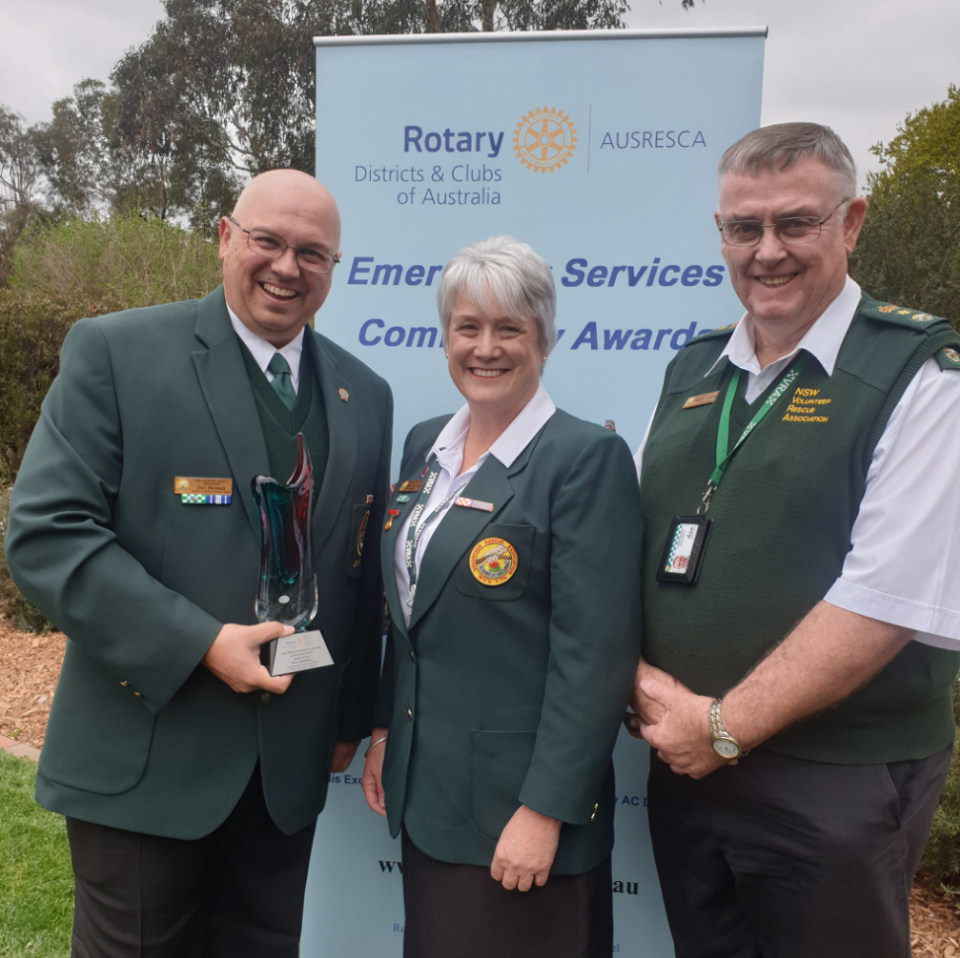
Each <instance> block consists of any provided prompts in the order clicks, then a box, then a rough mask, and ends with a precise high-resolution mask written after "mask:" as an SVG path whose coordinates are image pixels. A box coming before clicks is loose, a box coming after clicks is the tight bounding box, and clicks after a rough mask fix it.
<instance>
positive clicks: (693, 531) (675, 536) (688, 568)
mask: <svg viewBox="0 0 960 958" xmlns="http://www.w3.org/2000/svg"><path fill="white" fill-rule="evenodd" d="M712 525H713V520H712V519H708V518H707V517H706V516H674V517H673V521H672V522H671V523H670V532H669V533H668V534H667V541H666V544H665V545H664V547H663V558H661V560H660V568H659V569H658V570H657V579H658V580H659V581H660V582H678V583H680V584H682V585H693V584H694V583H695V582H696V581H697V579H698V578H699V576H700V566H701V564H702V563H703V552H704V549H705V548H706V545H707V538H708V536H709V535H710V527H711V526H712Z"/></svg>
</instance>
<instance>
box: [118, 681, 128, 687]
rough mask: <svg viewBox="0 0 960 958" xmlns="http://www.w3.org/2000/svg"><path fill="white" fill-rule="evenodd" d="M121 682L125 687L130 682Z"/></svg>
mask: <svg viewBox="0 0 960 958" xmlns="http://www.w3.org/2000/svg"><path fill="white" fill-rule="evenodd" d="M120 684H121V685H122V686H123V687H124V688H126V687H127V686H128V685H129V684H130V683H129V682H121V683H120Z"/></svg>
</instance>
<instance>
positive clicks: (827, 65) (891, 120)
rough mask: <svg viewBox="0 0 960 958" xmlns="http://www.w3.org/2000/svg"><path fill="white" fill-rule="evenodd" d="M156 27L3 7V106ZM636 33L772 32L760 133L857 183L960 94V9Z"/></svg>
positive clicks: (933, 6) (849, 13) (47, 96)
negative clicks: (809, 144)
mask: <svg viewBox="0 0 960 958" xmlns="http://www.w3.org/2000/svg"><path fill="white" fill-rule="evenodd" d="M162 15H163V8H162V6H161V4H160V2H159V0H123V2H122V3H120V2H117V0H0V103H4V104H6V105H7V106H9V107H12V108H13V109H15V110H17V111H19V112H20V113H22V114H23V115H24V116H25V117H26V118H27V119H28V120H29V121H31V122H36V121H38V120H46V119H49V117H50V104H51V103H52V101H53V100H55V99H57V98H58V97H62V96H69V95H70V91H71V88H72V87H73V84H74V83H76V82H77V81H78V80H81V79H82V78H84V77H95V78H98V79H101V80H106V79H107V77H108V75H109V73H110V69H111V67H112V66H113V64H114V63H115V62H116V61H117V60H118V59H119V58H120V56H121V55H122V54H123V52H124V51H125V50H127V49H129V48H130V47H133V46H137V45H138V44H140V43H142V42H143V41H144V40H145V39H146V38H147V37H148V36H149V34H150V30H151V27H152V26H153V24H154V23H155V22H156V21H157V20H158V19H160V18H161V16H162ZM628 21H629V25H630V26H631V27H635V28H673V27H695V28H710V27H738V26H767V27H769V30H770V32H769V36H768V39H767V46H766V62H765V69H764V84H763V122H764V123H776V122H780V121H783V120H797V119H806V120H817V121H820V122H824V123H828V124H829V125H830V126H832V127H834V129H836V131H837V132H838V133H839V134H840V136H841V137H842V138H843V139H844V140H845V141H846V143H847V144H848V146H849V147H850V149H851V151H852V152H853V155H854V159H855V160H856V161H857V168H858V171H860V173H861V182H862V181H863V178H864V173H865V172H866V170H867V169H871V168H876V163H875V162H874V160H873V157H872V155H871V154H870V153H869V152H868V149H869V147H870V146H871V145H872V144H873V143H876V142H877V140H884V141H887V140H889V139H890V138H891V137H892V136H894V135H895V133H896V125H897V122H898V121H899V120H901V119H902V118H903V117H904V116H905V115H906V114H907V113H908V112H910V111H913V110H917V109H919V108H920V107H922V106H927V105H929V104H930V103H933V102H935V101H937V100H942V99H943V98H944V97H946V95H947V87H948V85H949V84H950V83H955V84H960V0H706V2H700V0H698V2H697V6H696V8H695V9H694V10H689V11H685V10H683V9H682V8H681V6H680V0H663V2H662V3H659V2H658V0H634V3H633V9H632V11H631V12H630V14H629V15H628Z"/></svg>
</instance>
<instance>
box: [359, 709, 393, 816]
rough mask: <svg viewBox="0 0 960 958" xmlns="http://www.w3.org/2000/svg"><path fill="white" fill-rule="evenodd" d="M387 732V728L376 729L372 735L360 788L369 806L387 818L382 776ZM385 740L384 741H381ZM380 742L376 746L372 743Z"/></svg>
mask: <svg viewBox="0 0 960 958" xmlns="http://www.w3.org/2000/svg"><path fill="white" fill-rule="evenodd" d="M386 738H387V730H386V729H385V728H375V729H374V730H373V731H372V732H371V733H370V742H371V745H370V748H368V749H367V756H366V759H365V760H364V763H363V775H361V776H360V787H361V788H362V789H363V797H364V798H365V799H366V800H367V804H368V805H369V806H370V807H371V808H372V809H373V810H374V811H375V812H376V813H377V814H378V815H383V817H384V818H386V817H387V806H386V805H385V804H384V801H383V782H382V781H381V775H382V772H383V753H384V752H385V751H386V750H387V742H386ZM380 739H383V741H380ZM374 742H378V743H379V744H377V745H374V744H372V743H374Z"/></svg>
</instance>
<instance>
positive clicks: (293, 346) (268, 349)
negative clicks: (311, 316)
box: [227, 306, 304, 389]
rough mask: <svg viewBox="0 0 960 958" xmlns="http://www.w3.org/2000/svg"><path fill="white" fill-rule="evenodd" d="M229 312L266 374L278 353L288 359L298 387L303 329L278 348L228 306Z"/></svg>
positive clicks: (234, 326)
mask: <svg viewBox="0 0 960 958" xmlns="http://www.w3.org/2000/svg"><path fill="white" fill-rule="evenodd" d="M227 312H228V313H229V314H230V322H231V323H232V324H233V328H234V330H235V331H236V333H237V335H238V336H239V337H240V339H241V340H242V341H243V344H244V345H245V346H246V347H247V349H249V350H250V355H252V356H253V358H254V361H255V362H256V364H257V365H258V366H259V367H260V369H261V370H262V371H263V373H264V374H266V372H267V366H269V365H270V360H271V359H273V357H274V355H275V354H276V353H280V355H281V356H283V358H284V359H285V360H286V361H287V363H288V364H289V366H290V379H291V380H292V381H293V388H294V389H296V388H297V383H298V380H299V379H300V354H301V353H302V352H303V334H304V330H303V329H301V330H300V333H299V335H297V336H295V337H294V338H293V339H292V340H291V341H290V342H289V343H287V345H286V346H284V347H282V348H281V349H277V347H276V346H274V345H273V343H268V342H267V341H266V340H265V339H263V338H262V337H260V336H258V335H257V334H256V333H255V332H254V331H253V330H252V329H250V327H249V326H246V325H244V323H243V321H242V320H241V319H240V317H239V316H238V315H237V314H236V313H235V312H234V311H233V310H232V309H231V308H230V307H229V306H227Z"/></svg>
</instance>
